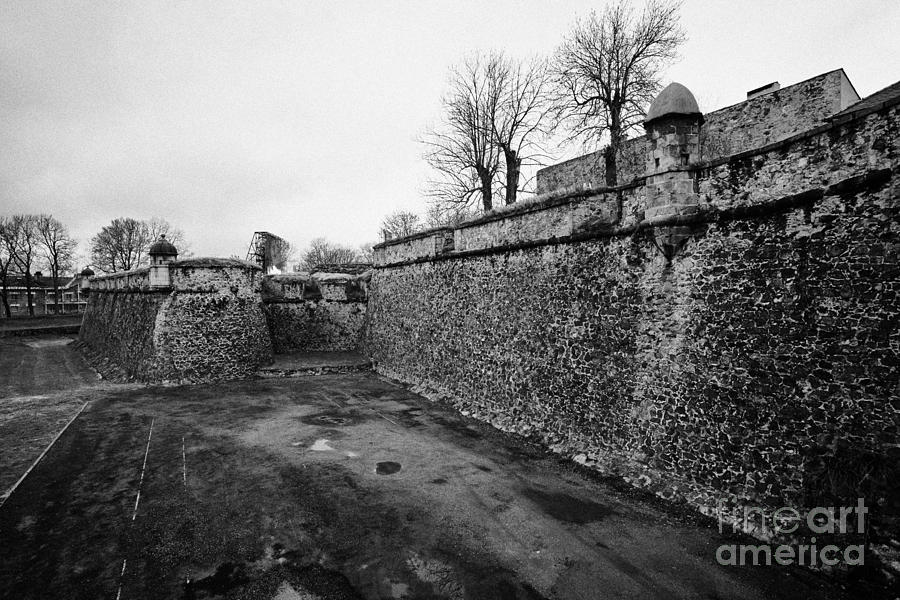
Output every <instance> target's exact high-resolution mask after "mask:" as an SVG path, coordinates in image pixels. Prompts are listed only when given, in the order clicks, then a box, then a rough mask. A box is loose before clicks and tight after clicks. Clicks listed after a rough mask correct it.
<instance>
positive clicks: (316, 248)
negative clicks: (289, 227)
mask: <svg viewBox="0 0 900 600" xmlns="http://www.w3.org/2000/svg"><path fill="white" fill-rule="evenodd" d="M358 258H359V256H358V255H357V253H356V250H354V249H353V248H348V247H346V246H341V245H339V244H333V243H331V242H329V241H328V240H326V239H325V238H316V239H314V240H312V241H311V242H310V243H309V247H308V248H307V249H306V251H304V252H303V258H302V259H301V260H300V263H299V264H298V265H297V270H303V271H310V272H311V271H314V270H315V269H316V267H317V266H318V265H328V264H331V265H342V264H347V263H352V262H356V261H357V260H358Z"/></svg>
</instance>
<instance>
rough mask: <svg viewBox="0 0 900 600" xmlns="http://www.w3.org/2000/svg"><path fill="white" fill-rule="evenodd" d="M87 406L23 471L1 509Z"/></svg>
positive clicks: (3, 499)
mask: <svg viewBox="0 0 900 600" xmlns="http://www.w3.org/2000/svg"><path fill="white" fill-rule="evenodd" d="M88 404H90V402H85V403H84V406H82V407H81V410H79V411H78V412H77V413H75V416H74V417H72V418H71V419H69V422H68V423H66V426H65V427H63V428H62V429H60V430H59V433H57V434H56V436H55V437H54V438H53V439H52V440H51V441H50V444H49V445H48V446H47V447H46V448H44V451H43V452H41V455H40V456H38V457H37V459H35V461H34V462H33V463H31V466H30V467H28V470H27V471H25V473H24V474H23V475H22V476H21V477H19V480H18V481H17V482H15V483H14V484H13V486H12V487H11V488H9V489H8V490H7V491H6V495H5V496H4V497H3V498H2V499H0V507H2V506H3V505H4V504H5V503H6V501H7V500H9V497H10V496H12V494H13V492H14V491H16V488H17V487H19V484H21V483H22V482H23V481H25V478H26V477H28V474H29V473H31V471H33V470H34V468H35V467H36V466H38V463H39V462H41V460H43V458H44V457H45V456H46V455H47V453H48V452H50V448H52V447H53V444H55V443H56V440H58V439H59V438H60V437H62V434H64V433H65V432H66V429H68V428H69V425H71V424H72V423H74V422H75V419H77V418H78V416H79V415H80V414H81V413H83V412H84V409H85V408H87V405H88Z"/></svg>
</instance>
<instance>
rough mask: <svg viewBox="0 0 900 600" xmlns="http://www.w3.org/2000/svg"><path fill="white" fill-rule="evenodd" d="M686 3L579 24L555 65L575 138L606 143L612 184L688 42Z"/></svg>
mask: <svg viewBox="0 0 900 600" xmlns="http://www.w3.org/2000/svg"><path fill="white" fill-rule="evenodd" d="M680 7H681V4H680V3H679V2H668V1H666V0H647V3H646V4H645V5H644V6H643V9H642V10H641V12H640V14H636V13H635V11H634V10H633V8H632V6H631V4H630V3H629V2H628V0H619V1H618V2H617V3H616V4H611V5H607V6H606V8H605V9H604V11H603V14H602V15H601V16H599V17H598V16H597V14H596V13H595V12H591V14H590V15H589V16H588V17H587V19H585V20H578V21H576V23H575V26H574V28H573V30H572V31H571V33H570V34H569V35H568V37H567V38H566V40H565V41H564V42H563V44H562V46H561V47H560V48H559V49H558V51H557V53H556V57H555V60H554V71H555V77H556V80H557V85H558V87H557V99H556V102H557V107H558V110H559V113H560V116H561V118H563V119H564V120H565V122H566V124H567V125H568V129H569V130H570V132H571V138H570V139H576V138H581V139H582V140H584V141H596V142H601V141H602V140H604V139H608V145H607V146H606V148H605V149H604V152H603V160H604V164H605V168H606V184H607V185H611V186H612V185H616V183H617V173H616V157H617V156H618V153H619V151H620V149H621V147H622V142H623V141H624V140H625V138H626V136H627V134H628V133H629V132H630V131H632V130H637V129H638V127H639V126H640V124H641V123H642V121H643V118H644V115H645V114H646V108H647V106H648V105H649V104H650V102H651V101H652V100H653V98H654V97H655V96H656V94H657V93H658V92H659V90H660V87H661V86H660V74H661V72H662V70H663V68H665V67H666V66H667V65H669V64H670V63H671V62H672V61H673V60H674V59H675V58H676V57H677V53H678V48H679V46H681V44H682V43H683V42H684V40H685V35H684V32H683V31H682V29H681V26H680V25H679V16H678V10H679V9H680Z"/></svg>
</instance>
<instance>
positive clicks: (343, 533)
mask: <svg viewBox="0 0 900 600" xmlns="http://www.w3.org/2000/svg"><path fill="white" fill-rule="evenodd" d="M69 341H70V340H69V339H67V338H54V337H39V338H35V337H31V338H29V337H20V338H0V395H2V399H0V469H2V470H0V476H2V479H0V489H3V490H7V489H9V488H10V487H11V486H13V484H14V483H15V482H16V480H18V479H19V477H20V476H21V474H22V473H24V472H25V471H26V470H27V469H28V467H29V465H31V464H32V462H33V461H34V460H35V458H37V456H38V455H39V454H40V453H41V451H42V450H43V449H44V448H45V447H46V446H47V444H48V443H49V442H50V440H51V439H53V437H54V436H55V435H56V434H57V432H58V431H59V430H60V429H61V428H62V427H63V426H64V425H65V424H66V423H67V422H68V421H69V419H70V418H71V417H72V416H73V415H74V414H75V413H77V412H78V410H79V409H81V408H82V407H83V406H84V404H85V402H88V406H87V408H86V409H85V410H84V412H83V413H82V414H81V415H80V416H79V417H78V418H77V419H75V420H74V421H73V422H72V424H71V425H70V426H69V428H68V429H67V430H66V431H65V433H64V434H63V435H62V436H61V437H60V438H59V440H58V441H57V442H56V443H55V444H54V445H53V446H52V448H51V449H50V451H49V452H48V453H47V454H46V456H45V457H44V458H43V460H42V461H41V462H40V463H39V464H38V466H37V467H36V468H34V469H33V470H32V471H31V473H30V474H29V475H28V476H27V477H26V478H25V479H24V480H23V481H22V483H21V484H20V485H19V487H18V488H17V489H16V490H15V491H14V492H13V493H12V494H11V495H10V496H9V497H8V498H7V500H6V502H5V503H4V504H3V505H2V507H0V540H2V542H0V597H2V598H16V599H26V598H42V599H45V598H66V599H76V598H85V599H91V600H97V599H101V598H108V599H110V600H113V599H115V598H120V599H122V600H130V599H133V598H185V599H186V598H260V599H270V598H277V599H280V600H288V599H298V598H299V599H304V600H309V599H316V598H321V599H330V598H448V599H463V598H491V599H493V598H498V599H514V598H520V599H532V598H535V599H536V598H585V599H593V598H667V599H668V598H728V599H732V598H760V599H762V598H791V599H795V598H833V597H841V590H840V588H839V587H837V586H836V585H834V584H832V583H830V582H829V581H828V580H826V579H825V578H823V577H821V576H819V575H816V574H812V573H809V572H806V571H803V570H798V569H792V568H784V567H756V568H751V567H722V566H719V565H718V564H717V563H716V561H715V550H716V547H717V546H718V545H719V544H721V543H726V542H728V543H732V542H733V541H734V540H733V539H730V540H729V539H728V538H725V537H723V536H721V535H720V534H719V533H718V532H717V530H716V529H715V527H714V524H713V523H709V522H706V521H704V520H701V519H696V518H692V517H691V516H690V515H689V512H688V511H685V510H680V509H678V508H677V507H668V506H666V505H665V504H663V503H661V502H658V501H656V500H654V499H653V498H649V497H647V496H644V495H642V494H641V493H639V492H635V491H633V490H631V489H630V488H628V487H627V486H624V485H621V484H618V483H616V482H615V481H612V480H603V479H600V478H598V477H596V476H593V475H592V474H590V473H588V472H586V471H584V470H581V469H580V467H576V466H574V465H571V464H569V463H566V462H564V461H561V460H560V459H559V458H557V457H555V456H553V455H550V454H547V453H545V452H543V451H541V450H540V449H538V448H536V447H532V446H529V445H528V444H526V443H524V442H523V441H521V440H519V439H517V438H515V437H513V436H507V435H505V434H502V433H499V432H497V431H496V430H493V429H492V428H490V427H488V426H486V425H484V424H481V423H478V422H474V421H471V420H468V419H466V418H465V417H462V416H460V415H458V414H457V413H454V412H453V411H451V410H450V409H448V408H446V407H442V406H439V405H436V404H434V403H431V402H429V401H427V400H425V399H423V398H421V397H420V396H417V395H415V394H413V393H411V392H409V391H407V390H405V389H403V388H402V387H399V386H397V385H394V384H392V383H389V382H386V381H384V380H381V379H379V378H378V377H377V376H375V375H374V374H371V373H354V374H348V375H323V376H318V377H298V378H286V379H259V380H252V381H243V382H234V383H229V384H221V385H204V386H184V387H165V388H163V387H158V388H152V387H151V388H148V387H139V386H134V385H127V386H125V385H112V384H105V383H100V382H99V381H98V380H97V378H96V377H95V376H94V375H93V373H92V372H91V371H90V370H88V369H87V368H86V367H85V365H84V364H83V363H82V362H81V361H80V359H79V357H78V355H77V354H76V352H75V350H73V349H72V348H71V347H70V346H67V345H66V343H67V342H69Z"/></svg>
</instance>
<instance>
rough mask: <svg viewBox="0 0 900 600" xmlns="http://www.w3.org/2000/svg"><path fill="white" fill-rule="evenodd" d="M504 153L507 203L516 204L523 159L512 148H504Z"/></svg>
mask: <svg viewBox="0 0 900 600" xmlns="http://www.w3.org/2000/svg"><path fill="white" fill-rule="evenodd" d="M503 155H504V156H505V157H506V203H507V204H515V203H516V194H517V192H518V189H519V173H520V172H521V170H522V159H521V158H519V157H518V156H517V154H516V151H515V150H512V149H511V148H504V149H503Z"/></svg>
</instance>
